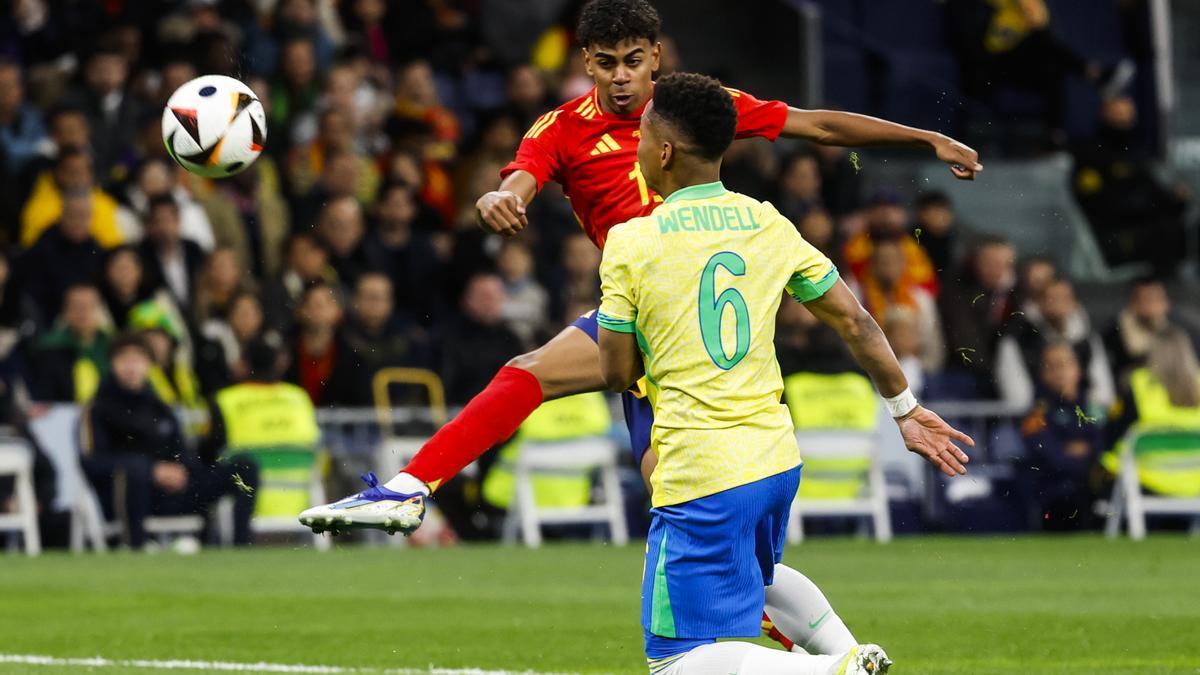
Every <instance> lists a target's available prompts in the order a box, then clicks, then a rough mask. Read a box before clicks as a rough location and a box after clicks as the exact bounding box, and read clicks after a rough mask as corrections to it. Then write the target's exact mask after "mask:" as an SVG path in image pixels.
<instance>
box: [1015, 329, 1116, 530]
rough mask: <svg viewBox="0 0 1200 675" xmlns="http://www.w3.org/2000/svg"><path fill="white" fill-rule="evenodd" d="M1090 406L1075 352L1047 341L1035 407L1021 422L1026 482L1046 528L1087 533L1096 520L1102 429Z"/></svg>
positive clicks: (1038, 520)
mask: <svg viewBox="0 0 1200 675" xmlns="http://www.w3.org/2000/svg"><path fill="white" fill-rule="evenodd" d="M1089 403H1090V402H1089V400H1088V396H1087V390H1086V386H1085V385H1084V381H1083V369H1082V368H1081V367H1080V364H1079V359H1078V357H1077V356H1076V353H1075V348H1074V347H1072V345H1071V344H1070V343H1068V342H1048V343H1046V344H1045V345H1044V346H1043V347H1042V349H1041V353H1040V356H1039V364H1038V385H1037V394H1036V395H1035V397H1034V403H1033V407H1032V409H1031V410H1030V412H1029V413H1028V414H1027V415H1026V416H1025V419H1024V421H1022V423H1021V434H1022V436H1023V437H1024V440H1025V450H1026V453H1027V455H1026V457H1025V458H1024V459H1023V461H1022V463H1023V465H1024V467H1025V469H1026V470H1025V472H1024V474H1025V480H1026V481H1027V485H1028V486H1029V489H1030V490H1031V491H1032V492H1031V494H1032V497H1033V503H1032V504H1031V506H1032V507H1034V508H1036V513H1037V516H1036V518H1035V520H1036V521H1037V522H1038V523H1040V525H1041V527H1042V529H1046V530H1079V529H1087V528H1089V527H1090V526H1091V525H1092V523H1094V522H1095V515H1094V513H1093V510H1092V504H1093V503H1094V502H1095V500H1096V494H1095V491H1094V489H1093V485H1092V480H1093V479H1092V473H1093V471H1094V470H1095V468H1096V460H1097V458H1098V457H1099V455H1100V452H1101V451H1102V450H1103V447H1102V443H1103V442H1104V428H1103V427H1102V426H1101V425H1100V424H1098V423H1097V422H1096V420H1094V419H1092V418H1091V417H1089V416H1088V414H1087V412H1086V411H1087V410H1089V409H1090V408H1091V406H1090V405H1089Z"/></svg>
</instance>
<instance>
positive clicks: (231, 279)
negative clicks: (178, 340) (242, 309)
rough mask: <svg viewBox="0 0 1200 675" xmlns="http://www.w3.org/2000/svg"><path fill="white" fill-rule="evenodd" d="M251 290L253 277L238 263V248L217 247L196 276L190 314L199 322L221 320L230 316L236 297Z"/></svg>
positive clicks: (253, 285)
mask: <svg viewBox="0 0 1200 675" xmlns="http://www.w3.org/2000/svg"><path fill="white" fill-rule="evenodd" d="M254 290H255V284H254V280H253V278H252V277H250V276H249V275H248V274H247V273H246V270H245V269H243V268H242V267H240V266H239V265H238V258H237V252H236V251H234V250H233V249H232V248H224V247H222V248H218V249H217V250H215V251H213V252H212V255H210V256H208V260H206V261H205V264H204V272H203V273H202V274H201V275H200V278H199V280H198V287H197V289H196V304H195V307H194V310H195V311H194V312H193V318H194V319H195V321H196V323H197V324H198V325H203V324H204V323H205V322H206V321H208V320H210V319H215V320H223V319H225V318H227V317H228V316H229V311H230V307H231V306H232V304H233V300H234V299H235V298H237V297H238V296H239V295H241V294H242V293H247V292H253V291H254Z"/></svg>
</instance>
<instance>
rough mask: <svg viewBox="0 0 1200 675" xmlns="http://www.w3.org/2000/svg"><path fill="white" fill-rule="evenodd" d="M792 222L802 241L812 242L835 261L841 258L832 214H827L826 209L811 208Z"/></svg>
mask: <svg viewBox="0 0 1200 675" xmlns="http://www.w3.org/2000/svg"><path fill="white" fill-rule="evenodd" d="M794 222H795V223H796V229H797V230H798V231H799V232H800V236H801V237H804V241H807V242H808V243H810V244H812V245H813V246H814V247H816V249H817V250H818V251H820V252H822V253H824V254H825V255H826V256H827V257H829V259H831V260H833V261H834V262H835V263H836V262H837V261H839V260H841V258H842V251H841V247H840V246H838V242H837V230H836V229H834V224H833V216H831V215H829V212H828V211H826V210H825V209H813V210H812V211H809V212H808V213H806V214H804V217H803V218H801V219H800V220H797V221H794Z"/></svg>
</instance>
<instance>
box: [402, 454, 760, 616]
mask: <svg viewBox="0 0 1200 675" xmlns="http://www.w3.org/2000/svg"><path fill="white" fill-rule="evenodd" d="M383 487H385V488H387V489H389V490H391V491H392V492H399V493H401V494H406V495H411V494H413V493H414V492H420V493H421V494H423V495H425V496H426V497H428V496H429V486H427V485H425V484H424V483H422V482H421V479H420V478H417V477H416V476H414V475H412V474H411V473H404V472H403V471H401V472H400V473H398V474H396V475H395V476H393V477H392V479H391V480H389V481H388V482H386V483H384V484H383ZM781 630H782V629H781Z"/></svg>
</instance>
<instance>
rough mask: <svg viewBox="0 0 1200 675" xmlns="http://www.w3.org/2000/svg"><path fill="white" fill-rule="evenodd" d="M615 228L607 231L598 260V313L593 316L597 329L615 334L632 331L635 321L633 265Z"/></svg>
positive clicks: (628, 252) (624, 242)
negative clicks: (598, 326)
mask: <svg viewBox="0 0 1200 675" xmlns="http://www.w3.org/2000/svg"><path fill="white" fill-rule="evenodd" d="M622 229H623V228H622V227H620V226H618V227H614V228H613V229H612V230H610V231H609V235H608V240H607V241H606V242H605V246H604V257H603V258H602V259H601V261H600V292H601V294H602V297H601V300H600V311H599V313H598V314H597V316H596V321H597V323H599V324H600V327H601V328H605V329H607V330H611V331H615V332H617V333H633V332H635V330H636V329H635V324H636V321H637V280H636V279H635V278H634V270H635V269H637V266H636V265H633V264H631V261H630V250H629V246H628V245H627V243H626V242H627V241H628V239H627V237H624V236H622V234H623V233H622V232H621V230H622Z"/></svg>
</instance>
